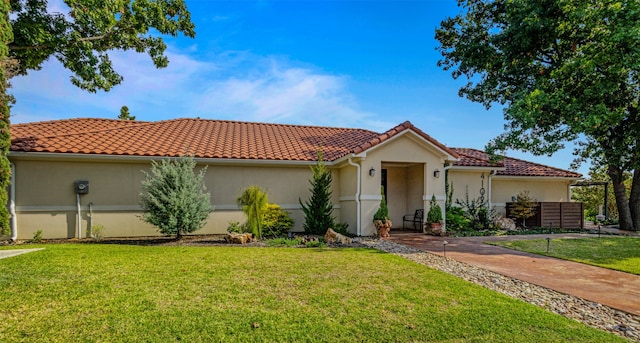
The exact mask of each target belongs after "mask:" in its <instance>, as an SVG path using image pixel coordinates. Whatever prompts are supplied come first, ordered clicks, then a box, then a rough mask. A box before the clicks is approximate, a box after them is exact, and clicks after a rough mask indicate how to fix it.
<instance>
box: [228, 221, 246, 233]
mask: <svg viewBox="0 0 640 343" xmlns="http://www.w3.org/2000/svg"><path fill="white" fill-rule="evenodd" d="M246 229H247V228H246V226H244V225H240V222H234V221H231V222H229V225H228V226H227V232H229V233H232V232H235V233H244V232H246Z"/></svg>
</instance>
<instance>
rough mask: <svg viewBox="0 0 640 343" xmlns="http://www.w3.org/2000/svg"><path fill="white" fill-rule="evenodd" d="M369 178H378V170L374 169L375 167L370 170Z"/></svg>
mask: <svg viewBox="0 0 640 343" xmlns="http://www.w3.org/2000/svg"><path fill="white" fill-rule="evenodd" d="M369 176H371V177H374V176H376V170H375V169H373V167H371V169H369Z"/></svg>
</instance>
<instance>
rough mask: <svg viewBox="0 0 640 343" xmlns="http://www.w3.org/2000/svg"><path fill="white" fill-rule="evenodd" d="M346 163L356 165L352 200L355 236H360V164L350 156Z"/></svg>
mask: <svg viewBox="0 0 640 343" xmlns="http://www.w3.org/2000/svg"><path fill="white" fill-rule="evenodd" d="M347 163H349V165H351V166H354V167H356V175H357V180H356V182H357V183H356V194H355V195H354V196H353V198H354V199H353V200H354V201H355V202H356V236H358V237H360V235H361V234H362V231H361V229H360V226H361V225H362V224H361V223H362V204H361V203H360V190H361V189H362V187H361V185H362V175H361V172H362V171H361V165H360V164H359V163H355V162H353V161H352V158H351V157H349V159H348V160H347Z"/></svg>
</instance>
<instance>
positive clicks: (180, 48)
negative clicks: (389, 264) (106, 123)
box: [12, 0, 588, 175]
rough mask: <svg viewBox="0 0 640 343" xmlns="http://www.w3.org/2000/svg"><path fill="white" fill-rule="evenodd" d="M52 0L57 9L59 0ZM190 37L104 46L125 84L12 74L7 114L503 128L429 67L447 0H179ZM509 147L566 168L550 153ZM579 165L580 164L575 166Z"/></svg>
mask: <svg viewBox="0 0 640 343" xmlns="http://www.w3.org/2000/svg"><path fill="white" fill-rule="evenodd" d="M49 6H50V8H52V9H55V10H58V11H63V12H64V8H65V6H64V4H63V3H62V1H61V0H55V1H54V0H50V4H49ZM187 6H188V7H189V9H190V11H191V14H192V21H193V22H194V23H195V25H196V38H195V39H190V38H185V37H182V36H180V37H177V38H173V37H167V38H166V39H165V41H166V43H167V45H168V49H167V55H168V56H169V60H170V63H169V67H168V68H165V69H155V68H154V66H153V64H152V62H151V60H150V59H149V57H148V56H147V55H142V54H136V53H134V52H114V53H113V54H111V57H112V60H113V62H114V66H115V69H116V70H117V71H118V72H120V73H121V74H122V76H123V77H124V81H123V83H122V84H121V85H119V86H117V87H115V88H114V89H112V90H111V91H110V92H108V93H105V92H98V93H96V94H91V93H88V92H84V91H82V90H79V89H77V88H75V87H74V86H73V85H71V83H70V81H69V75H70V74H69V72H67V71H66V70H64V68H63V67H62V66H61V65H60V63H58V62H57V60H55V59H51V60H49V61H47V62H46V63H45V64H44V65H43V68H42V70H40V71H32V72H31V73H30V74H29V75H27V76H21V77H16V78H14V79H13V80H12V84H13V88H12V92H13V94H14V96H15V97H16V101H17V102H16V104H15V106H14V107H13V108H12V121H13V123H22V122H33V121H43V120H54V119H64V118H78V117H102V118H116V117H117V116H118V114H119V111H120V108H121V107H122V106H123V105H126V106H128V107H129V110H130V112H131V114H132V115H135V116H136V117H137V119H138V120H149V121H152V120H164V119H172V118H181V117H200V118H207V119H231V120H241V121H258V122H269V123H288V124H311V125H323V126H340V127H358V128H365V129H370V130H374V131H377V132H384V131H386V130H388V129H390V128H391V127H393V126H395V125H397V124H399V123H401V122H404V121H406V120H409V121H411V122H412V123H413V124H414V125H416V126H417V127H419V128H420V129H422V130H423V131H425V132H426V133H428V134H430V135H431V136H433V137H434V138H436V139H437V140H439V141H440V142H442V143H444V144H446V145H447V146H450V147H469V148H477V149H483V148H484V146H485V144H486V143H487V142H488V141H489V140H490V139H491V138H493V137H495V136H497V135H499V134H500V133H501V132H503V126H504V119H503V116H502V109H501V108H499V107H495V108H492V109H490V110H486V109H485V108H484V107H483V106H481V105H480V104H476V103H472V102H470V101H469V100H466V99H463V98H460V97H458V88H460V86H462V85H463V84H464V83H465V80H462V79H459V80H453V79H452V78H451V75H450V73H449V72H445V71H443V70H441V69H440V68H438V67H437V66H436V63H437V61H438V59H439V58H440V54H439V53H438V52H437V50H436V47H437V41H436V40H435V39H434V33H435V28H436V27H437V26H438V24H439V23H440V21H441V20H442V19H444V18H445V17H447V16H453V15H455V14H456V13H457V12H458V11H459V9H458V7H457V5H456V2H455V0H422V1H420V0H414V1H364V0H363V1H338V0H335V1H330V0H327V1H266V0H264V1H261V0H258V1H238V0H236V1H209V0H187ZM507 155H509V156H512V157H516V158H523V159H527V160H530V161H535V162H538V163H543V164H547V165H552V166H556V167H559V168H563V169H568V168H569V164H570V163H571V161H572V159H573V156H572V155H571V149H566V150H565V151H561V152H558V153H556V154H555V155H554V156H553V157H551V158H549V157H546V156H543V157H535V156H532V155H529V154H523V153H520V152H507ZM579 171H580V172H582V173H583V174H585V175H586V174H587V171H588V166H583V167H582V168H580V169H579Z"/></svg>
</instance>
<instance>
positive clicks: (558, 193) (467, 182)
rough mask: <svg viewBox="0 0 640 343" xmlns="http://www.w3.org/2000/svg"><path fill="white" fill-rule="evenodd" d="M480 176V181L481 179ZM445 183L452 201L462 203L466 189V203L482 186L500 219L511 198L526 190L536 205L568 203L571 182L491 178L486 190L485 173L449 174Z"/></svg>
mask: <svg viewBox="0 0 640 343" xmlns="http://www.w3.org/2000/svg"><path fill="white" fill-rule="evenodd" d="M483 172H484V176H485V178H484V180H483V179H482V178H481V175H482V173H483ZM449 182H450V183H452V184H453V189H454V192H453V197H452V200H453V201H454V202H455V201H456V199H460V200H464V199H465V192H466V190H467V189H468V192H469V199H470V200H472V199H477V198H479V197H480V189H481V188H482V185H483V184H484V189H485V198H486V197H488V196H489V191H490V192H491V205H492V206H495V208H496V210H497V212H498V213H499V214H501V215H504V214H505V212H506V210H505V206H506V203H507V202H511V197H512V196H515V195H517V194H518V193H519V192H521V191H524V190H528V191H529V194H530V195H531V196H533V197H534V198H536V199H537V200H538V201H549V202H555V201H561V202H562V201H570V197H569V185H570V184H571V183H572V182H574V180H573V179H559V178H542V177H538V178H534V177H504V176H492V177H491V189H489V171H487V170H484V171H483V170H476V171H471V170H466V169H465V170H456V169H451V170H449Z"/></svg>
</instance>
